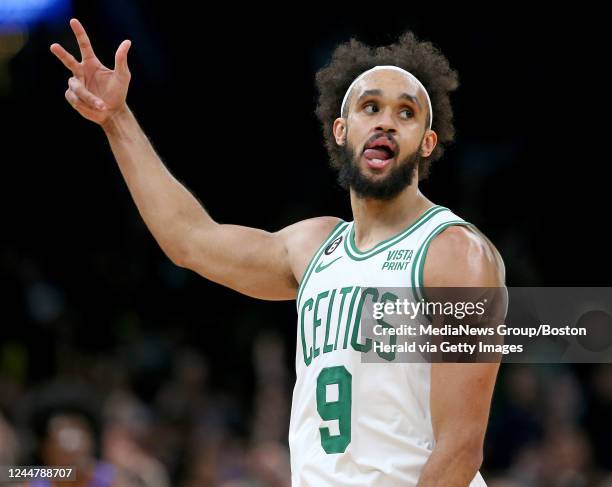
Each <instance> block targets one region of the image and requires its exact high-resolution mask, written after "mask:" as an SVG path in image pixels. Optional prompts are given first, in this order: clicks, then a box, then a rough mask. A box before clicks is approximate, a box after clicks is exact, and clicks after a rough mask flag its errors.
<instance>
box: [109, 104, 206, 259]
mask: <svg viewBox="0 0 612 487" xmlns="http://www.w3.org/2000/svg"><path fill="white" fill-rule="evenodd" d="M102 128H103V129H104V132H105V134H106V136H107V138H108V141H109V144H110V146H111V149H112V151H113V154H114V156H115V159H116V161H117V164H118V166H119V169H120V171H121V174H122V175H123V178H124V179H125V181H126V183H127V186H128V188H129V191H130V193H131V195H132V198H133V199H134V202H135V203H136V206H137V207H138V211H139V212H140V215H141V216H142V218H143V220H144V221H145V224H146V225H147V227H148V228H149V230H150V231H151V233H152V234H153V236H154V237H155V239H156V240H157V242H158V243H159V245H160V247H161V248H162V250H163V251H164V252H165V253H166V255H168V257H169V258H170V259H171V260H172V261H174V262H175V263H178V264H180V263H181V261H182V259H183V256H184V254H185V253H186V252H187V249H186V248H185V245H187V244H188V242H189V239H188V238H187V235H188V233H189V231H190V229H191V228H194V227H195V226H197V227H198V228H200V229H202V228H206V226H208V225H211V226H212V225H215V223H214V221H213V220H212V218H210V216H209V215H208V214H207V213H206V211H205V210H204V208H202V205H200V203H199V202H198V201H197V199H196V198H195V197H194V196H193V195H192V194H191V193H190V192H189V191H188V190H187V189H186V188H185V187H184V186H183V185H182V184H181V183H180V182H179V181H177V180H176V178H175V177H174V176H172V174H171V173H170V171H168V169H167V168H166V167H165V166H164V164H163V163H162V161H161V159H160V158H159V156H158V155H157V154H156V152H155V150H154V148H153V146H152V145H151V143H150V142H149V140H148V139H147V136H146V135H145V133H144V132H143V130H142V129H141V128H140V126H139V124H138V121H137V120H136V118H135V117H134V115H133V114H132V112H131V111H130V110H129V108H127V106H126V107H125V109H124V110H121V111H119V112H118V113H117V114H116V115H115V116H113V117H112V118H111V119H109V120H108V121H107V122H106V123H104V124H103V125H102Z"/></svg>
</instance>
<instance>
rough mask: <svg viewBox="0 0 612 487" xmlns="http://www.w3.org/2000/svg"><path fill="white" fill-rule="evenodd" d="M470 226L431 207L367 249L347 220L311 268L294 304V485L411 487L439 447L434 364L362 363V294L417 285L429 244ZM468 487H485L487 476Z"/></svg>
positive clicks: (291, 441)
mask: <svg viewBox="0 0 612 487" xmlns="http://www.w3.org/2000/svg"><path fill="white" fill-rule="evenodd" d="M451 225H468V223H467V222H465V221H464V220H462V219H461V218H459V217H457V216H456V215H455V214H454V213H452V212H451V211H450V210H449V209H447V208H444V207H441V206H434V207H432V208H430V209H428V210H427V211H426V212H425V213H423V214H422V215H421V216H420V217H419V218H418V219H417V220H416V221H415V222H414V223H413V224H412V225H411V226H410V227H409V228H407V229H406V230H404V231H402V232H401V233H399V234H397V235H396V236H394V237H391V238H389V239H387V240H385V241H384V242H381V243H380V244H378V245H376V246H375V247H373V248H372V249H369V250H367V251H363V252H362V251H360V250H358V249H357V247H356V245H355V241H354V230H353V227H354V222H343V221H342V222H340V223H339V224H338V225H337V226H336V227H335V228H334V230H333V231H332V232H331V234H330V235H329V236H328V238H327V239H326V240H325V242H324V243H323V244H322V245H321V247H320V248H319V250H318V251H317V252H316V253H315V254H314V256H313V258H312V260H311V262H310V264H309V265H308V267H307V269H306V272H305V274H304V277H303V278H302V282H301V284H300V287H299V290H298V296H297V312H298V330H297V348H296V360H295V366H296V374H297V380H296V384H295V388H294V391H293V402H292V408H291V423H290V427H289V446H290V449H291V476H292V485H293V487H327V486H334V487H344V486H355V487H356V486H359V487H365V486H368V487H369V486H376V487H396V486H397V487H400V486H401V487H410V486H416V485H417V482H418V480H419V476H420V474H421V471H422V470H423V467H424V466H425V463H426V462H427V459H428V458H429V455H430V454H431V452H432V449H433V447H434V444H435V441H434V435H433V430H432V424H431V412H430V405H429V391H430V379H431V364H428V363H389V362H387V363H362V360H361V355H362V353H363V351H367V350H364V349H365V348H366V346H365V345H364V344H363V343H360V340H361V338H360V334H359V318H358V317H357V318H356V315H360V312H358V308H359V302H360V299H359V295H360V290H361V289H363V288H368V287H417V286H418V287H420V286H422V274H423V263H424V262H425V256H426V254H427V249H428V248H429V245H430V243H431V241H432V239H433V238H434V237H435V236H436V235H438V234H439V233H440V232H442V231H443V230H444V229H445V228H447V227H449V226H451ZM470 485H471V487H481V486H486V484H485V483H484V481H483V479H482V477H481V475H480V473H478V474H477V475H476V477H475V478H474V480H473V481H472V483H471V484H470Z"/></svg>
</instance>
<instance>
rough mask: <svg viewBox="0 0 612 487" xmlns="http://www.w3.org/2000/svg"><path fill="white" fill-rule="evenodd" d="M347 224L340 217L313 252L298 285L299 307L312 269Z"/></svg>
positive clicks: (297, 303) (296, 300) (297, 302)
mask: <svg viewBox="0 0 612 487" xmlns="http://www.w3.org/2000/svg"><path fill="white" fill-rule="evenodd" d="M346 225H348V223H347V222H345V221H344V220H342V219H340V221H339V222H338V223H337V224H336V225H335V226H334V228H332V230H331V232H330V233H329V234H328V235H327V237H325V240H323V243H322V244H321V246H320V247H319V248H318V249H317V250H316V252H315V253H314V254H312V257H311V258H310V262H308V265H307V266H306V270H305V271H304V275H303V276H302V279H301V281H300V285H299V286H298V293H297V298H296V299H295V302H296V305H297V306H298V307H299V304H300V298H301V297H302V292H303V291H304V286H305V285H306V282H308V278H309V277H310V274H312V270H313V268H314V266H315V264H316V263H317V261H318V260H319V257H321V254H322V253H323V251H324V250H325V248H326V247H327V246H328V245H329V243H330V242H331V241H333V240H334V239H335V238H336V237H337V236H338V235H340V234H341V233H342V232H343V231H344V230H345V229H346Z"/></svg>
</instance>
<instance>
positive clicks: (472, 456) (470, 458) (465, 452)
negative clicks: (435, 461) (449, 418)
mask: <svg viewBox="0 0 612 487" xmlns="http://www.w3.org/2000/svg"><path fill="white" fill-rule="evenodd" d="M436 448H440V449H442V450H446V453H447V456H448V458H453V459H455V461H456V462H457V463H458V465H457V467H459V468H460V469H461V470H463V471H464V472H466V473H469V475H476V473H477V472H478V470H479V469H480V467H481V466H482V462H483V460H484V453H483V438H482V437H481V436H480V435H476V434H466V435H460V436H459V435H458V436H456V437H455V438H453V439H452V440H451V441H448V442H445V441H442V442H440V443H438V444H437V445H436Z"/></svg>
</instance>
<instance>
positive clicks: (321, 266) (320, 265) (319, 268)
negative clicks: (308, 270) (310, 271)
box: [315, 256, 342, 272]
mask: <svg viewBox="0 0 612 487" xmlns="http://www.w3.org/2000/svg"><path fill="white" fill-rule="evenodd" d="M341 258H342V256H340V257H336V258H335V259H334V260H332V261H331V262H330V263H328V264H327V265H323V263H322V262H320V263H319V265H318V266H317V268H316V269H315V272H321V271H324V270H325V269H327V268H328V267H329V266H330V265H332V264H333V263H334V262H336V261H337V260H338V259H341Z"/></svg>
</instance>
